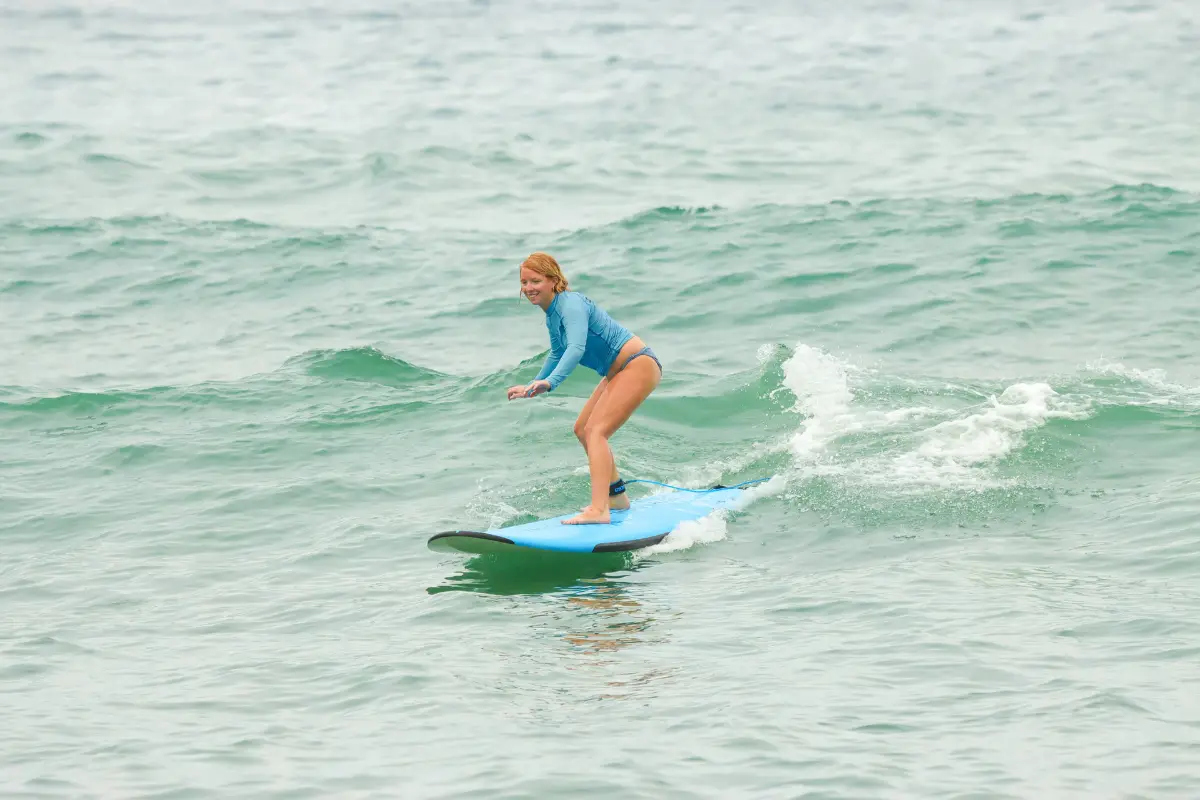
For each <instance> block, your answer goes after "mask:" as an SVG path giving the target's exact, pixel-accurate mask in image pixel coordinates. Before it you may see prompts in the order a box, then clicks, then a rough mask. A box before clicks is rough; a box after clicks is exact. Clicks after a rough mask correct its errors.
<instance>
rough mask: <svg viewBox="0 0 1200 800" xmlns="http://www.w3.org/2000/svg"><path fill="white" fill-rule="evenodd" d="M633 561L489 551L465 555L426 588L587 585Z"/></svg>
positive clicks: (504, 591)
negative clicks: (450, 572) (440, 581)
mask: <svg viewBox="0 0 1200 800" xmlns="http://www.w3.org/2000/svg"><path fill="white" fill-rule="evenodd" d="M632 562H633V559H632V558H631V557H630V556H629V554H627V553H550V552H546V553H503V554H499V553H489V554H486V555H478V556H472V557H470V558H468V559H467V561H466V563H465V564H464V565H463V569H462V570H461V571H460V572H458V573H457V574H454V575H450V576H448V577H447V578H446V581H445V583H443V584H442V585H440V586H430V587H429V588H428V589H427V591H428V592H429V594H439V593H441V592H480V593H483V594H501V595H520V594H543V593H546V592H555V591H562V590H564V589H572V588H585V587H588V586H589V585H590V584H592V583H594V582H595V581H597V580H603V579H605V578H607V577H609V575H610V573H613V572H624V571H626V570H629V569H630V567H631V565H632Z"/></svg>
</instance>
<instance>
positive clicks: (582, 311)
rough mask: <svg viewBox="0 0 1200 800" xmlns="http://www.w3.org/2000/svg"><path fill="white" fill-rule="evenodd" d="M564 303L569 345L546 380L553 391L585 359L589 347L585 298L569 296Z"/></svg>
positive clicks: (565, 329)
mask: <svg viewBox="0 0 1200 800" xmlns="http://www.w3.org/2000/svg"><path fill="white" fill-rule="evenodd" d="M563 301H564V302H563V310H562V318H563V329H564V331H565V333H566V335H567V344H566V346H565V347H564V348H563V353H562V356H561V358H558V359H557V361H558V364H557V366H555V367H554V371H553V372H551V373H550V377H548V378H546V379H545V380H546V381H548V382H549V383H550V390H551V391H554V390H555V389H557V388H558V385H559V384H560V383H562V382H563V381H564V380H566V378H567V376H568V375H570V374H571V370H573V369H575V367H576V366H577V365H578V364H579V359H581V358H583V351H584V348H585V347H586V346H587V332H588V321H587V306H585V305H584V304H583V298H581V297H579V296H578V295H567V296H564V297H563ZM551 355H553V354H551ZM547 364H549V359H547ZM545 368H546V367H545V366H543V367H542V369H543V370H544V369H545Z"/></svg>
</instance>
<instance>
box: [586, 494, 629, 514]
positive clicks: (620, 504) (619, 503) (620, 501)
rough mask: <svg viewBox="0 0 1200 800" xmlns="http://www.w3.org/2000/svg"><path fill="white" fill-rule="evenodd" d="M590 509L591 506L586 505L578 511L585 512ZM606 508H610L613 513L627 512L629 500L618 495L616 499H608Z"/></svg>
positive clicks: (589, 504)
mask: <svg viewBox="0 0 1200 800" xmlns="http://www.w3.org/2000/svg"><path fill="white" fill-rule="evenodd" d="M591 507H592V504H591V503H588V504H587V505H586V506H584V507H583V508H581V509H579V510H580V511H587V510H588V509H589V508H591ZM608 507H609V508H611V509H612V510H613V511H628V510H629V498H628V497H626V496H625V495H623V494H619V495H617V496H616V497H610V498H608Z"/></svg>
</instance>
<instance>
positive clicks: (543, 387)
mask: <svg viewBox="0 0 1200 800" xmlns="http://www.w3.org/2000/svg"><path fill="white" fill-rule="evenodd" d="M548 391H550V381H534V382H533V383H531V384H529V385H528V386H526V387H525V396H526V397H537V396H538V395H539V394H542V393H544V392H548Z"/></svg>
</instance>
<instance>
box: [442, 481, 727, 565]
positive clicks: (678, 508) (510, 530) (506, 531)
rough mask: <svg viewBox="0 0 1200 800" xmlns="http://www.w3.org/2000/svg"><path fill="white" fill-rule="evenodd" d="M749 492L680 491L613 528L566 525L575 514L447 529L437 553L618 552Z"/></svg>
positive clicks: (615, 516)
mask: <svg viewBox="0 0 1200 800" xmlns="http://www.w3.org/2000/svg"><path fill="white" fill-rule="evenodd" d="M744 491H745V489H740V488H736V487H735V488H727V487H724V486H718V487H714V488H712V489H706V490H703V491H681V490H674V491H670V492H664V493H662V494H655V495H650V496H649V497H640V498H638V499H636V500H633V501H632V502H631V503H630V505H629V508H628V509H627V510H625V511H612V512H610V516H611V518H612V522H610V523H609V524H607V525H563V524H562V521H563V520H565V519H570V518H571V517H573V516H575V514H576V513H578V512H574V513H571V514H563V515H561V516H558V517H552V518H550V519H541V520H537V521H535V522H527V523H524V524H522V525H511V526H509V527H507V528H493V529H492V530H488V531H443V532H441V533H436V534H434V535H433V536H432V537H430V539H429V549H430V550H434V551H437V552H458V553H471V554H482V553H503V552H519V551H520V550H523V549H532V550H550V551H556V552H560V553H617V552H623V551H627V550H640V549H642V548H643V547H650V546H652V545H656V544H658V543H659V542H661V541H662V540H663V539H665V538H666V537H667V534H669V533H670V532H671V531H673V530H675V528H676V527H678V526H679V524H680V523H681V522H686V521H688V520H696V519H701V518H703V517H706V516H708V515H709V514H711V513H713V512H714V511H717V510H719V509H724V508H730V507H731V506H732V505H733V504H734V503H735V502H737V500H738V498H740V497H741V496H742V492H744Z"/></svg>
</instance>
